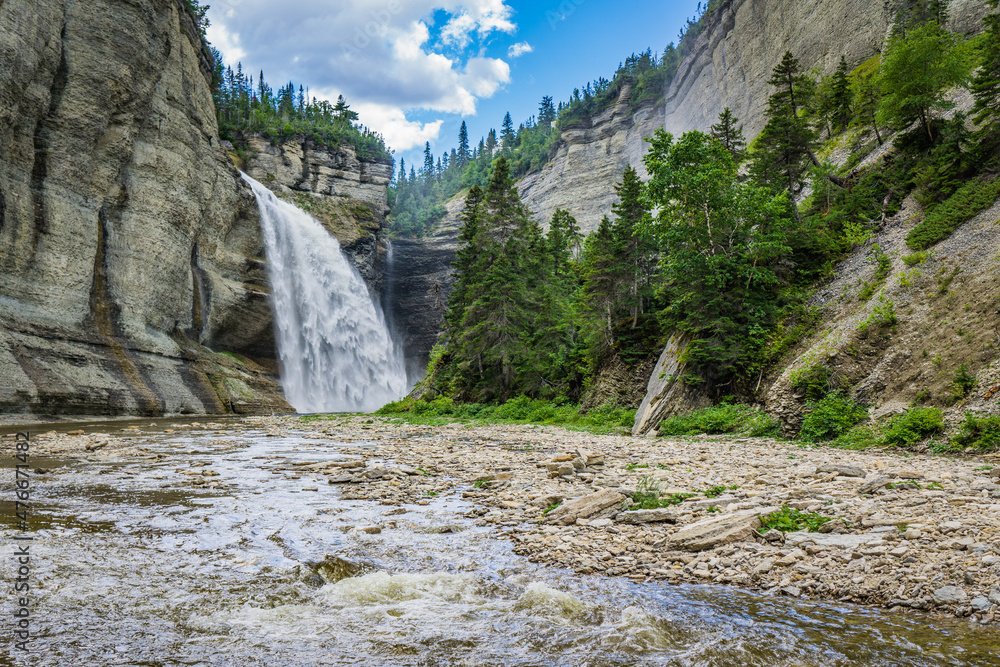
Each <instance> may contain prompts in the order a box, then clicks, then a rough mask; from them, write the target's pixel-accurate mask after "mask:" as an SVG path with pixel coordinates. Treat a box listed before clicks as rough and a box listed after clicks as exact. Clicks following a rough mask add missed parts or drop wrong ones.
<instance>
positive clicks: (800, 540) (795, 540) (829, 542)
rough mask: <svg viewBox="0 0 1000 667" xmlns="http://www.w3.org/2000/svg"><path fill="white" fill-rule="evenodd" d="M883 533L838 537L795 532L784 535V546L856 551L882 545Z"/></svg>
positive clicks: (836, 535)
mask: <svg viewBox="0 0 1000 667" xmlns="http://www.w3.org/2000/svg"><path fill="white" fill-rule="evenodd" d="M883 538H884V533H864V534H861V535H851V534H846V535H839V534H837V533H806V532H795V533H786V534H785V546H786V547H797V546H799V545H802V544H806V543H808V542H813V543H815V544H817V545H819V546H821V547H830V548H834V549H856V548H858V547H860V546H872V545H877V544H884V543H885V540H884V539H883Z"/></svg>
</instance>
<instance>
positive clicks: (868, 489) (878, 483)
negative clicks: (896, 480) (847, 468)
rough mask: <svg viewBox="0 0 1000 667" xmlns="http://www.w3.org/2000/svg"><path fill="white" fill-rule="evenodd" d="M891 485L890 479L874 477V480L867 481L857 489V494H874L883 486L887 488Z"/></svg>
mask: <svg viewBox="0 0 1000 667" xmlns="http://www.w3.org/2000/svg"><path fill="white" fill-rule="evenodd" d="M890 483H892V478H891V477H876V478H875V479H872V480H869V481H867V482H865V483H864V484H862V485H861V486H859V487H858V493H861V494H865V493H875V492H876V491H878V490H879V489H881V488H882V487H883V486H889V484H890Z"/></svg>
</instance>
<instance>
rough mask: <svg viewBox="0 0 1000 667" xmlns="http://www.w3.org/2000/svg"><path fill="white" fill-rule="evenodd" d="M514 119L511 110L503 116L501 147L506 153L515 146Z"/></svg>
mask: <svg viewBox="0 0 1000 667" xmlns="http://www.w3.org/2000/svg"><path fill="white" fill-rule="evenodd" d="M514 138H515V136H514V121H513V120H511V118H510V112H509V111H508V112H507V114H506V115H505V116H504V117H503V126H501V128H500V147H501V149H502V150H503V151H504V153H507V152H509V151H510V150H511V149H513V148H514Z"/></svg>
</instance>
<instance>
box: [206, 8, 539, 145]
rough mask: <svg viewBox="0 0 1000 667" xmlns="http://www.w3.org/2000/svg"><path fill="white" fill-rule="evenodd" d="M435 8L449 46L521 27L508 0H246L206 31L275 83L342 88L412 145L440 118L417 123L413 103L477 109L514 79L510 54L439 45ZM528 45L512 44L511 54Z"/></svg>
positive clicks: (371, 121) (382, 126)
mask: <svg viewBox="0 0 1000 667" xmlns="http://www.w3.org/2000/svg"><path fill="white" fill-rule="evenodd" d="M225 6H226V5H225V3H223V5H222V7H225ZM438 10H443V11H444V12H445V13H446V14H447V18H446V20H445V21H444V24H443V25H442V26H440V39H441V43H443V44H445V45H447V46H449V47H453V48H454V47H458V48H459V49H464V48H465V47H467V46H469V44H471V43H472V40H473V39H474V38H476V37H478V38H480V39H482V38H484V37H486V36H488V35H490V34H492V33H494V32H503V33H514V32H515V31H516V29H517V26H516V25H515V24H514V22H513V21H512V17H513V10H512V9H511V8H510V7H509V6H508V5H507V0H379V2H377V3H376V2H373V1H372V0H338V1H337V2H330V1H329V0H298V1H297V2H295V3H274V2H272V1H271V0H240V2H239V8H238V10H237V11H235V12H233V11H225V9H220V10H219V11H218V12H216V11H215V10H210V11H209V18H210V19H211V22H212V25H211V27H210V28H209V35H208V36H209V39H210V40H211V41H212V43H213V44H215V46H216V47H217V48H218V49H219V50H220V51H221V52H222V53H223V55H224V56H225V58H226V61H227V62H229V63H232V64H235V62H236V61H237V60H242V61H243V64H244V69H251V70H253V71H255V72H256V71H257V70H260V69H263V71H264V74H265V78H266V79H267V80H268V81H269V82H270V83H271V84H272V85H273V86H278V85H282V84H283V83H285V82H287V81H288V80H294V81H295V82H296V83H300V82H301V83H302V84H304V85H309V86H311V87H312V90H313V93H312V94H313V95H316V96H320V95H321V93H320V91H331V92H332V91H336V92H337V93H342V94H343V95H344V96H345V97H347V99H348V101H349V102H350V103H351V105H352V107H353V108H354V109H355V110H357V111H358V112H359V113H360V114H361V121H362V122H363V123H364V124H366V125H368V126H369V127H371V128H373V129H375V130H376V131H379V132H381V133H382V134H383V135H384V136H385V138H386V141H387V142H388V144H389V145H390V146H391V147H393V148H395V149H397V150H406V149H407V148H410V147H412V146H416V145H420V144H422V143H423V142H424V141H431V140H433V139H435V138H436V137H437V133H438V131H439V130H440V127H441V122H440V121H435V122H434V123H416V122H411V121H409V120H407V119H406V113H405V112H406V111H407V110H413V109H421V110H430V111H436V112H440V113H449V114H463V115H474V114H475V113H476V105H477V102H478V100H479V99H483V98H488V97H490V96H492V95H494V94H495V93H496V92H497V91H498V90H499V89H500V88H501V87H502V86H503V85H505V84H507V83H508V82H509V81H510V66H509V65H508V64H507V62H505V61H504V60H501V59H498V58H488V57H483V56H482V54H474V55H456V54H455V53H454V52H453V51H450V52H449V55H444V54H442V53H439V52H436V51H435V50H434V47H433V43H432V42H431V32H432V30H431V28H432V26H431V25H429V24H430V22H431V21H433V18H434V15H435V12H437V11H438ZM525 48H526V49H528V50H522V49H525ZM530 49H531V47H530V46H529V45H528V44H526V43H522V44H518V45H515V46H514V47H512V49H511V52H510V53H508V57H509V58H513V57H517V56H518V55H522V54H523V53H528V52H530ZM515 52H516V55H514V53H515ZM449 56H450V57H449ZM333 99H336V97H335V96H334V97H333Z"/></svg>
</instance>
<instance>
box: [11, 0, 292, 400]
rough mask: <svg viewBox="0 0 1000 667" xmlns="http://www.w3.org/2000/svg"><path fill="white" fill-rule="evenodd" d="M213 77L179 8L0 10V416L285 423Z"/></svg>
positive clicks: (39, 5)
mask: <svg viewBox="0 0 1000 667" xmlns="http://www.w3.org/2000/svg"><path fill="white" fill-rule="evenodd" d="M210 73H211V65H210V61H209V56H208V53H207V49H206V47H205V45H204V44H203V42H202V39H201V38H200V36H199V34H198V32H197V29H196V27H195V25H194V22H193V21H192V19H191V17H190V15H189V13H188V12H187V10H186V7H185V4H184V2H183V0H132V1H130V2H120V1H116V0H93V1H91V2H86V3H84V2H78V1H76V0H32V1H31V2H28V1H26V0H8V1H6V2H2V3H0V155H2V156H3V158H2V160H0V412H24V413H32V414H92V415H100V414H144V415H160V414H171V413H206V412H207V413H224V412H241V413H247V412H271V411H282V412H287V411H290V406H288V404H287V403H286V402H285V400H284V398H283V397H282V395H281V392H280V387H279V385H278V383H277V381H276V379H275V373H276V368H275V367H274V363H273V358H274V356H275V355H274V339H273V331H272V328H273V323H272V316H271V309H270V305H269V303H268V294H269V290H268V285H267V281H266V276H265V270H264V268H265V266H264V261H263V249H262V241H261V237H260V225H259V219H258V214H257V208H256V203H255V201H254V199H253V196H252V195H251V193H250V191H249V189H248V188H247V187H245V185H244V183H243V182H242V180H241V179H240V177H239V174H238V172H237V171H236V170H235V169H234V168H233V166H232V165H231V163H230V162H229V160H228V158H227V157H226V155H225V153H224V151H223V150H222V149H221V147H220V146H219V140H218V129H217V127H216V122H215V113H214V107H213V103H212V96H211V90H210V76H211V74H210ZM213 350H214V351H213ZM219 351H227V352H230V353H232V354H219V353H217V352H219ZM254 360H256V361H258V362H259V363H255V361H254Z"/></svg>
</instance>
